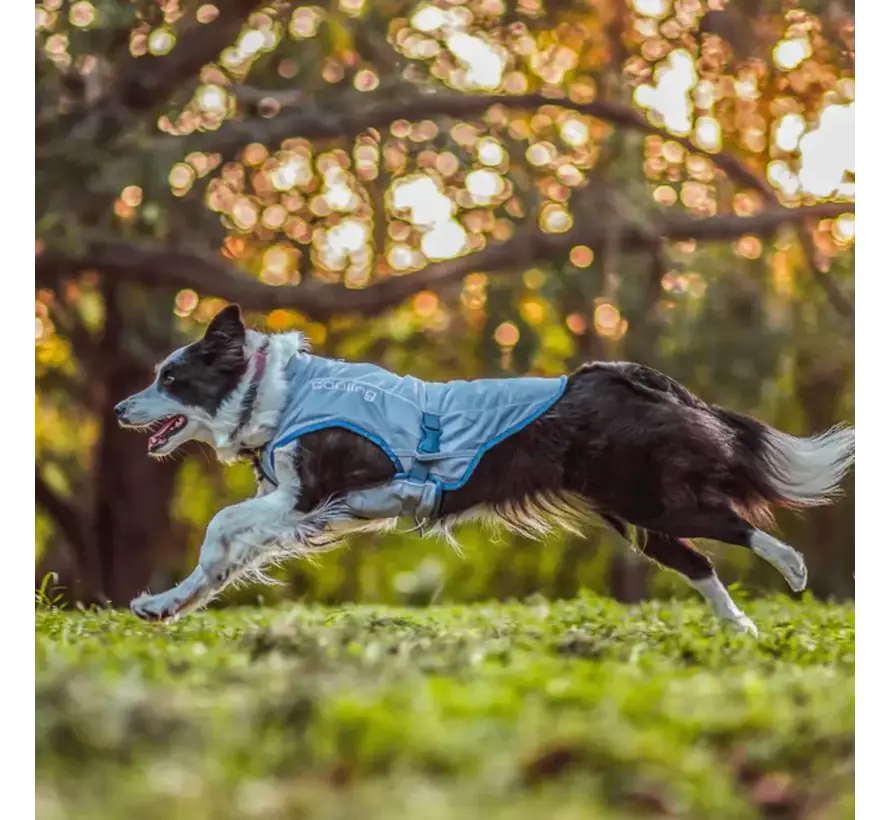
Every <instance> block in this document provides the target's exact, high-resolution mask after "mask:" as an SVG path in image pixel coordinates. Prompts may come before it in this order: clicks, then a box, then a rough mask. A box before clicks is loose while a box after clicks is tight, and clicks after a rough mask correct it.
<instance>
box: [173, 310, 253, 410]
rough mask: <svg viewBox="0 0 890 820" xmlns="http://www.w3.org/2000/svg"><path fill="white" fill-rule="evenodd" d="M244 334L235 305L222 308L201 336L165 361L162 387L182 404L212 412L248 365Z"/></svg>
mask: <svg viewBox="0 0 890 820" xmlns="http://www.w3.org/2000/svg"><path fill="white" fill-rule="evenodd" d="M245 334H246V331H245V329H244V324H243V322H242V321H241V311H240V310H239V308H238V306H237V305H229V306H228V307H225V308H223V309H222V310H221V311H220V312H219V313H218V314H217V315H216V316H215V317H214V319H213V321H212V322H211V323H210V324H209V325H208V326H207V332H206V333H205V334H204V338H203V339H201V340H200V341H198V342H195V343H194V344H190V345H189V346H188V347H186V348H185V349H184V350H183V351H182V352H181V353H180V355H179V356H177V357H176V358H175V359H174V360H172V361H169V362H167V363H166V364H165V365H164V367H163V369H162V370H161V372H160V373H159V374H158V375H159V383H160V385H161V387H162V389H164V390H166V391H167V392H168V393H169V394H170V395H171V396H173V397H174V398H176V399H178V400H179V401H181V402H182V403H183V404H186V405H190V406H192V407H200V408H201V409H202V410H204V411H206V412H207V413H210V414H211V415H214V414H215V413H216V411H217V410H218V409H219V407H220V405H221V404H222V403H223V401H225V399H226V398H227V397H228V396H229V394H230V393H232V391H233V390H235V388H236V387H238V384H239V382H240V381H241V378H242V377H243V376H244V372H245V371H246V369H247V359H246V357H245V354H244V349H245V348H244V341H245Z"/></svg>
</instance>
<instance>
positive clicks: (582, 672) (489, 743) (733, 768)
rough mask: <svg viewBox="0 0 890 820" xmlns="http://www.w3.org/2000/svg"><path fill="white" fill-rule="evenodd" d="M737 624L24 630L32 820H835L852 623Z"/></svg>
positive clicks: (819, 609) (625, 615)
mask: <svg viewBox="0 0 890 820" xmlns="http://www.w3.org/2000/svg"><path fill="white" fill-rule="evenodd" d="M746 609H747V611H748V613H749V614H750V615H751V617H752V618H753V619H754V620H755V622H756V623H757V625H758V626H759V628H760V630H761V638H760V639H759V640H756V641H755V640H751V639H748V638H745V637H743V636H736V635H734V634H731V633H725V632H723V631H722V630H721V629H720V628H719V627H717V626H716V624H715V622H714V621H713V619H712V618H711V616H710V615H709V614H708V613H707V612H706V610H705V608H704V606H702V605H700V604H699V603H698V602H697V601H695V602H682V603H651V604H646V605H644V606H642V607H622V606H620V605H618V604H615V603H613V602H611V601H605V600H601V599H598V598H584V599H581V600H575V601H564V602H558V603H546V602H543V601H541V602H529V603H526V604H492V605H478V606H456V607H433V608H429V609H418V610H409V609H388V608H375V607H344V608H340V609H321V608H306V607H301V606H280V607H277V608H274V609H229V610H221V611H212V612H205V613H202V614H199V615H195V616H192V617H188V618H185V619H184V620H182V621H181V622H179V623H177V624H174V625H151V624H144V623H141V622H139V621H137V620H136V619H135V618H133V617H131V616H130V615H128V614H123V613H116V612H100V613H95V614H81V613H66V612H59V611H53V610H48V609H38V611H37V615H36V618H37V778H38V786H37V816H38V818H40V820H51V819H54V818H78V819H79V818H84V819H86V818H89V820H111V819H112V818H113V820H143V818H158V820H161V818H163V820H179V818H183V820H203V819H204V818H207V820H210V818H213V820H225V818H235V817H238V818H241V817H245V818H249V817H257V818H262V820H275V818H289V819H290V818H325V819H327V818H331V820H334V818H336V819H337V820H377V819H378V818H380V819H381V820H382V819H383V818H385V820H402V818H406V819H407V818H417V819H418V820H420V819H421V818H422V820H436V819H437V818H458V820H492V819H493V818H517V819H518V818H522V819H523V820H525V819H526V818H527V819H528V820H551V819H553V820H562V819H563V818H565V819H566V820H567V819H568V818H578V820H581V819H582V818H584V820H587V819H588V818H619V817H620V818H631V817H649V816H653V817H668V816H670V817H696V818H708V820H721V819H722V818H747V817H761V816H767V817H789V818H791V817H795V818H798V817H799V818H803V817H806V818H808V820H809V819H810V818H832V819H833V818H846V817H850V818H852V817H853V775H854V757H853V754H854V752H853V747H854V695H853V691H854V610H853V607H852V605H848V606H830V605H822V604H817V603H813V602H805V603H795V602H791V601H788V600H787V599H775V600H765V601H758V602H750V603H748V604H747V606H746ZM23 753H24V752H23Z"/></svg>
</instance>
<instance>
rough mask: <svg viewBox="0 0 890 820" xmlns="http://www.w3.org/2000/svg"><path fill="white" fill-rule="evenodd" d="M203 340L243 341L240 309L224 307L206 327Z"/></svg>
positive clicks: (231, 306) (229, 306) (236, 306)
mask: <svg viewBox="0 0 890 820" xmlns="http://www.w3.org/2000/svg"><path fill="white" fill-rule="evenodd" d="M204 338H205V339H207V340H210V339H213V338H225V339H243V338H244V322H243V321H242V320H241V308H240V307H238V305H226V306H225V307H224V308H223V309H222V310H221V311H220V312H219V313H217V314H216V316H214V317H213V320H212V321H211V322H210V324H209V325H207V332H206V333H205V334H204Z"/></svg>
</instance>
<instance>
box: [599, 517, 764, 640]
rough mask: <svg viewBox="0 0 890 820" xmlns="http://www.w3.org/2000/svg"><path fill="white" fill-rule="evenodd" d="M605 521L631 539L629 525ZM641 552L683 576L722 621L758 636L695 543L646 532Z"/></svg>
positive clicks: (610, 518)
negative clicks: (628, 530) (628, 531)
mask: <svg viewBox="0 0 890 820" xmlns="http://www.w3.org/2000/svg"><path fill="white" fill-rule="evenodd" d="M603 518H604V520H605V521H606V522H608V523H609V524H610V525H611V526H612V527H613V528H614V529H616V530H617V531H618V533H619V534H620V535H621V536H622V537H623V538H625V539H627V537H628V533H627V525H626V524H625V523H624V522H623V521H621V519H619V518H616V517H614V516H611V515H604V516H603ZM639 549H640V551H641V552H642V553H643V554H644V555H645V556H646V557H647V558H649V559H651V560H652V561H654V562H655V563H656V564H659V565H660V566H662V567H665V568H667V569H671V570H673V571H674V572H677V573H679V574H680V575H682V576H683V577H684V578H685V579H686V580H687V581H688V582H689V584H690V585H691V586H692V587H693V588H695V589H696V590H697V591H698V592H699V593H700V594H701V595H702V597H703V598H705V600H707V601H708V603H709V604H710V605H711V608H712V609H713V610H714V614H715V615H717V617H718V618H720V619H721V620H724V621H727V622H728V623H730V624H731V625H732V626H733V627H735V628H736V629H738V630H740V631H742V632H747V633H748V634H750V635H754V636H756V635H757V627H756V626H755V625H754V622H753V621H752V620H751V619H750V618H749V617H748V616H747V615H745V613H744V612H742V610H740V609H739V608H738V606H736V603H735V601H733V600H732V597H731V596H730V594H729V592H728V591H727V589H726V587H725V586H723V584H722V583H721V581H720V579H719V578H718V577H717V573H716V572H715V570H714V565H713V564H712V563H711V559H710V558H708V556H707V555H704V554H703V553H701V552H699V551H698V550H697V549H696V548H695V546H694V545H693V544H692V543H691V542H689V541H687V540H685V539H683V538H674V537H672V536H670V535H665V534H664V533H660V532H655V531H653V530H646V531H645V533H644V540H643V543H642V544H641V545H640V547H639Z"/></svg>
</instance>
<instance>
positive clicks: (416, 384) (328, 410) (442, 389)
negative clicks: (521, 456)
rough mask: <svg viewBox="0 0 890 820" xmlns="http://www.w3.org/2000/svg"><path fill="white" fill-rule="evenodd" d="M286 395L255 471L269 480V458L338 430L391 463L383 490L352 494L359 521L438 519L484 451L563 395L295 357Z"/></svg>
mask: <svg viewBox="0 0 890 820" xmlns="http://www.w3.org/2000/svg"><path fill="white" fill-rule="evenodd" d="M285 377H286V379H287V383H288V396H287V401H286V403H285V407H284V409H283V410H282V413H281V416H280V418H279V422H278V429H277V430H276V431H275V434H274V435H273V437H272V439H271V441H270V442H269V443H268V444H267V445H266V446H265V447H264V448H263V452H262V467H263V472H264V473H265V474H266V477H267V478H268V479H269V480H270V481H272V482H273V483H277V482H276V479H275V451H276V450H277V449H278V448H279V447H283V446H284V445H286V444H289V443H290V442H292V441H294V440H295V439H298V438H300V436H303V435H305V434H306V433H311V432H313V431H315V430H321V429H323V428H326V427H342V428H345V429H347V430H352V431H353V432H355V433H358V434H359V435H361V436H364V437H365V438H367V439H369V440H370V441H373V442H374V443H375V444H376V445H377V446H378V447H380V449H381V450H383V452H384V453H386V455H387V456H389V458H390V459H391V460H392V463H393V464H394V465H395V468H396V475H395V476H394V478H393V479H392V481H389V482H387V483H386V484H383V485H380V486H377V487H372V488H370V489H366V490H359V491H355V492H351V493H349V494H347V496H346V499H345V500H346V504H347V506H348V507H349V509H350V511H351V512H352V513H353V514H354V515H357V516H359V517H361V518H393V517H398V516H401V515H412V516H414V517H415V519H416V520H418V521H423V520H428V519H430V518H433V517H435V515H436V510H437V508H438V504H439V500H440V498H441V495H442V491H443V490H455V489H457V488H458V487H461V486H462V485H463V484H465V483H466V482H467V481H468V480H469V478H470V476H471V475H472V474H473V470H474V469H475V467H476V465H477V464H478V463H479V460H480V459H481V458H482V456H483V455H484V454H485V453H486V451H487V450H489V449H491V448H492V447H494V445H495V444H497V443H499V442H501V441H503V440H504V439H505V438H507V437H508V436H511V435H513V433H516V432H518V431H519V430H521V429H522V428H523V427H525V426H526V425H527V424H529V423H531V422H532V421H534V420H535V419H536V418H538V417H539V416H540V415H541V414H542V413H544V412H546V411H547V410H548V409H549V408H550V407H552V406H553V404H554V403H555V402H556V401H557V400H558V399H559V398H560V396H562V394H563V392H564V390H565V387H566V377H565V376H560V377H559V378H558V379H540V378H519V379H480V380H477V381H472V382H467V381H453V382H444V383H443V382H424V381H421V380H420V379H416V378H414V377H413V376H397V375H395V374H394V373H390V372H389V371H388V370H384V369H383V368H382V367H377V366H376V365H373V364H355V363H351V362H342V361H335V360H331V359H324V358H320V357H317V356H310V355H308V354H298V355H296V356H294V358H293V359H291V361H290V363H289V364H288V366H287V368H286V370H285Z"/></svg>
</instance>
